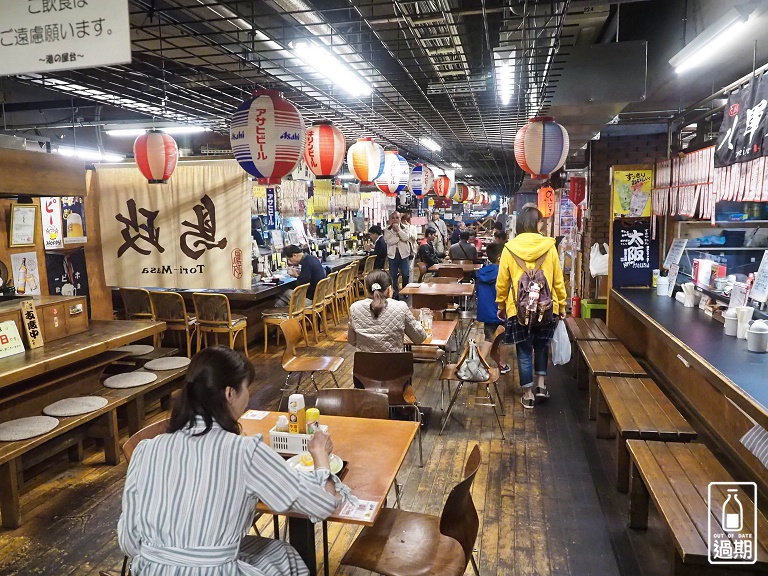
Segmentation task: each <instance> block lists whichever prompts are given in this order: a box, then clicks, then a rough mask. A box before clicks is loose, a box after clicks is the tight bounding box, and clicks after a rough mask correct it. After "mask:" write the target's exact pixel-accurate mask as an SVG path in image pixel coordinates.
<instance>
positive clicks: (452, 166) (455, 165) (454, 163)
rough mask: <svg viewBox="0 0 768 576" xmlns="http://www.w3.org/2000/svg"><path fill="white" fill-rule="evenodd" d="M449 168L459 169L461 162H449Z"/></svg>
mask: <svg viewBox="0 0 768 576" xmlns="http://www.w3.org/2000/svg"><path fill="white" fill-rule="evenodd" d="M451 168H456V170H457V171H458V170H461V164H459V163H458V162H451Z"/></svg>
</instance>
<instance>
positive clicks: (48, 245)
mask: <svg viewBox="0 0 768 576" xmlns="http://www.w3.org/2000/svg"><path fill="white" fill-rule="evenodd" d="M40 221H41V222H40V223H41V224H42V227H41V230H42V231H43V245H44V246H45V249H46V250H54V249H56V248H64V233H63V230H62V228H61V198H56V197H50V198H49V197H43V198H40Z"/></svg>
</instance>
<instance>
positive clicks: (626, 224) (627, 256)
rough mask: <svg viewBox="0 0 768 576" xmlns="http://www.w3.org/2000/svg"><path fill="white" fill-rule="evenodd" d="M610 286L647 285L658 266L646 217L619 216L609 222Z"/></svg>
mask: <svg viewBox="0 0 768 576" xmlns="http://www.w3.org/2000/svg"><path fill="white" fill-rule="evenodd" d="M612 249H613V287H614V288H622V287H627V286H650V285H651V278H652V271H653V270H654V269H655V268H658V267H659V246H658V241H657V240H653V239H652V238H651V221H650V218H637V219H635V218H632V219H630V218H620V219H617V220H615V221H614V223H613V245H612Z"/></svg>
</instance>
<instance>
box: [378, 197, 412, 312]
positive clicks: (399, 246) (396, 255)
mask: <svg viewBox="0 0 768 576" xmlns="http://www.w3.org/2000/svg"><path fill="white" fill-rule="evenodd" d="M384 241H385V242H386V243H387V257H388V258H389V275H390V277H391V278H392V290H393V292H394V293H393V295H392V298H394V299H395V300H398V299H399V297H400V278H399V277H400V276H401V275H402V277H403V286H405V285H406V284H408V272H409V271H410V268H411V244H410V230H409V229H408V228H406V227H405V226H403V225H402V223H401V221H400V212H397V211H395V212H392V214H390V216H389V225H388V226H387V229H386V230H384Z"/></svg>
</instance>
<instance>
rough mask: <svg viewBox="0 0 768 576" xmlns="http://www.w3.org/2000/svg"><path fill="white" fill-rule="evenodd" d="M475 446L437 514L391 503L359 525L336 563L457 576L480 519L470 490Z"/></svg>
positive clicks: (393, 574)
mask: <svg viewBox="0 0 768 576" xmlns="http://www.w3.org/2000/svg"><path fill="white" fill-rule="evenodd" d="M481 460H482V457H481V453H480V447H479V446H478V445H475V447H474V448H473V449H472V452H470V454H469V458H468V459H467V463H466V465H465V467H464V479H463V480H462V481H461V482H459V483H458V484H457V485H456V486H455V487H454V488H453V490H451V493H450V494H449V495H448V498H447V500H446V501H445V505H444V506H443V511H442V513H441V514H440V517H439V518H437V517H435V516H430V515H427V514H420V513H418V512H407V511H405V510H398V509H395V508H383V509H382V510H381V511H379V515H378V517H377V518H376V522H374V524H373V526H370V527H369V526H366V527H365V528H363V530H362V532H360V535H359V536H358V537H357V539H356V540H355V541H354V542H353V543H352V546H351V547H350V549H349V550H348V551H347V553H346V554H345V555H344V557H343V558H342V560H341V563H342V564H344V565H347V566H355V567H357V568H362V569H364V570H370V571H371V572H375V573H376V574H385V575H389V576H401V575H404V574H440V575H441V576H461V575H462V574H464V572H465V571H466V569H467V565H468V564H469V563H470V562H471V563H472V569H473V570H474V572H475V575H476V576H479V574H480V572H479V570H478V568H477V563H476V562H475V559H474V556H473V554H472V551H473V548H474V545H475V541H476V540H477V532H478V529H479V526H480V520H479V518H478V515H477V510H476V509H475V504H474V502H473V501H472V495H471V494H470V489H471V488H472V482H473V481H474V479H475V475H476V474H477V471H478V469H479V468H480V463H481Z"/></svg>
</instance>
